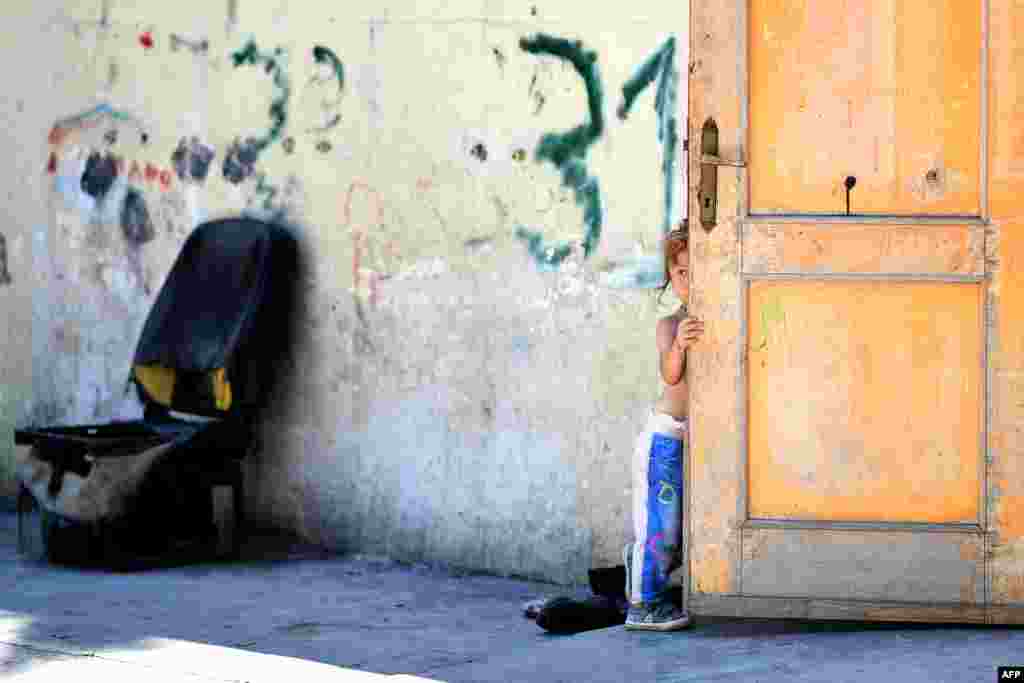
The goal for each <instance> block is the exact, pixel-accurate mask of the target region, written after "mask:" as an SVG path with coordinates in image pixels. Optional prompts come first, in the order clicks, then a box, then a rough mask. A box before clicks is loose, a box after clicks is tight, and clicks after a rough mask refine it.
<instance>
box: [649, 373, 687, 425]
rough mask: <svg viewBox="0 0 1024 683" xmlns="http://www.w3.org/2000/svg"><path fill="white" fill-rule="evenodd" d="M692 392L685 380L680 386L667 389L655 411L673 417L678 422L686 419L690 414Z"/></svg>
mask: <svg viewBox="0 0 1024 683" xmlns="http://www.w3.org/2000/svg"><path fill="white" fill-rule="evenodd" d="M689 408H690V390H689V387H687V386H686V381H685V380H680V382H679V383H678V384H673V385H669V386H666V387H665V392H664V393H663V394H662V395H661V398H660V399H658V402H657V403H655V404H654V409H655V410H657V411H658V412H659V413H665V414H666V415H671V416H672V417H674V418H676V419H677V420H683V419H686V417H687V416H688V415H689V412H690V409H689Z"/></svg>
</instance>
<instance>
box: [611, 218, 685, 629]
mask: <svg viewBox="0 0 1024 683" xmlns="http://www.w3.org/2000/svg"><path fill="white" fill-rule="evenodd" d="M687 234H688V233H687V224H686V222H685V221H684V222H683V224H682V226H681V227H680V228H679V229H677V230H673V231H672V232H670V233H669V234H668V235H666V237H665V241H664V245H663V252H664V258H665V284H664V285H662V287H661V293H662V294H664V293H665V290H666V289H668V287H669V285H671V286H672V290H673V291H674V292H675V294H676V296H678V297H679V300H680V302H681V305H680V306H679V308H678V309H677V310H676V312H675V313H673V314H672V315H669V316H666V317H664V318H662V319H661V320H659V321H658V328H657V345H658V354H659V369H660V373H661V378H662V380H663V381H664V382H665V385H666V387H665V391H664V393H663V394H662V396H661V398H660V399H659V400H658V402H657V403H656V404H655V406H654V410H653V411H651V416H650V418H649V419H648V421H647V428H646V429H645V430H644V432H643V434H641V435H640V437H639V438H638V439H637V442H636V451H635V453H634V456H633V527H634V532H635V537H636V542H635V543H630V544H628V545H627V546H626V548H625V550H624V551H623V559H624V561H625V565H626V595H627V596H628V598H629V603H630V604H629V612H628V614H627V616H626V628H627V629H630V630H647V631H674V630H677V629H681V628H685V627H687V626H688V625H689V624H690V616H689V615H688V614H687V613H686V612H685V611H684V610H683V609H681V608H680V607H678V606H676V604H675V602H674V601H673V600H672V598H671V593H670V591H669V585H668V578H669V574H670V573H671V572H672V571H673V570H674V569H675V568H676V567H678V566H679V565H680V563H681V559H682V558H681V551H682V543H683V535H682V534H683V526H682V503H683V445H684V443H685V440H686V427H687V417H688V413H689V411H688V403H689V391H688V390H687V386H686V379H685V376H686V355H687V351H688V350H689V349H690V348H691V347H692V345H693V344H694V343H695V342H697V341H698V340H699V339H700V337H701V334H703V332H704V323H703V322H701V321H700V320H697V319H695V318H691V317H689V316H688V315H687V313H686V302H687V300H688V297H689V293H690V283H689V278H690V252H689V249H688V248H687ZM659 299H660V296H659Z"/></svg>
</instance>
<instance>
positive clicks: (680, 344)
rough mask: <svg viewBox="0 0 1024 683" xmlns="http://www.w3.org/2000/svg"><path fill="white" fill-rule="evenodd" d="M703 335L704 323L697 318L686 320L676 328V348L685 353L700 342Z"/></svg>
mask: <svg viewBox="0 0 1024 683" xmlns="http://www.w3.org/2000/svg"><path fill="white" fill-rule="evenodd" d="M702 334H704V321H703V320H698V319H697V318H686V319H685V320H683V321H682V322H680V323H679V327H678V328H676V339H675V345H676V348H677V349H679V350H680V351H685V350H686V349H687V348H689V347H690V346H692V345H693V343H694V342H696V341H699V340H700V337H701V335H702Z"/></svg>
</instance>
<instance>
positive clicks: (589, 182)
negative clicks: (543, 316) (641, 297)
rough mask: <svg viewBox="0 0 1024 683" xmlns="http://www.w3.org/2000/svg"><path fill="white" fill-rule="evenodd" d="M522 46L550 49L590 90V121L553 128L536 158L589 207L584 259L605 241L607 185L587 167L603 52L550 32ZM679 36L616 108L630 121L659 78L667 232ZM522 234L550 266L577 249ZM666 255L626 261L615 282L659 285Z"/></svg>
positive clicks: (600, 127)
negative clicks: (552, 167)
mask: <svg viewBox="0 0 1024 683" xmlns="http://www.w3.org/2000/svg"><path fill="white" fill-rule="evenodd" d="M519 46H520V48H522V49H523V50H524V51H526V52H529V53H530V54H548V55H553V56H555V57H558V58H560V59H564V60H566V61H568V62H569V63H570V64H572V66H573V68H574V69H575V70H576V72H577V73H578V74H579V75H580V76H581V77H582V78H583V83H584V85H585V86H586V89H587V104H588V109H589V114H590V120H589V121H588V122H586V123H584V124H581V125H579V126H577V127H576V128H573V129H572V130H570V131H567V132H565V133H547V134H546V135H544V136H543V137H542V138H541V140H540V142H539V143H538V145H537V149H536V152H535V154H534V157H535V160H536V161H538V162H540V161H550V162H551V163H552V164H554V165H555V167H556V168H558V170H559V171H561V173H562V184H563V185H565V186H566V187H570V188H572V190H573V192H574V193H575V198H576V203H577V205H580V206H582V207H583V223H584V225H585V226H586V232H585V234H584V239H583V254H584V258H586V257H589V256H590V255H591V254H592V253H593V252H594V250H595V249H596V248H597V245H598V243H599V242H600V240H601V227H602V223H603V220H604V215H603V209H602V204H601V189H600V186H599V185H598V181H597V179H596V178H593V177H591V176H590V175H589V173H588V172H587V167H586V157H587V152H588V150H589V148H590V146H591V145H593V144H594V143H595V142H596V141H597V139H598V138H599V137H600V136H601V135H602V133H603V132H604V118H603V113H602V112H603V87H602V84H601V77H600V74H599V72H598V69H597V55H596V53H595V52H593V51H588V50H585V49H584V48H583V45H582V43H580V42H579V41H569V40H565V39H563V38H555V37H551V36H547V35H543V34H540V35H537V36H536V37H534V38H524V39H522V40H520V41H519ZM675 62H676V39H675V37H674V36H673V37H670V38H669V39H668V40H666V41H665V42H664V44H662V46H661V47H660V48H658V50H657V51H656V52H655V53H654V54H653V55H651V56H650V57H648V58H647V60H646V61H644V62H643V64H641V65H640V67H639V68H638V69H637V70H636V72H635V73H634V74H633V76H632V77H631V78H630V79H629V80H628V81H627V82H626V83H625V85H623V86H622V101H621V103H620V104H619V107H618V109H617V111H616V114H617V115H618V118H619V120H621V121H625V120H626V118H627V117H628V116H629V112H630V110H631V109H632V108H633V105H634V104H635V102H636V100H637V98H638V97H639V96H640V94H641V93H643V92H644V91H645V90H646V89H647V88H648V86H650V85H651V84H652V83H655V82H656V83H657V85H656V94H655V97H654V110H655V112H656V114H657V117H658V141H659V142H660V143H661V148H662V165H661V169H662V175H663V177H664V183H665V184H664V194H663V197H664V199H663V204H664V206H663V211H664V216H663V219H662V224H661V232H662V234H663V235H664V234H667V233H668V232H669V231H670V230H671V229H672V227H673V224H674V222H675V216H674V211H675V207H676V200H675V184H674V179H675V170H676V146H677V145H678V143H679V133H678V124H677V119H676V106H677V103H678V84H679V73H678V72H677V71H676V63H675ZM516 236H517V237H518V238H519V239H521V240H523V241H524V242H526V245H527V248H528V250H529V253H530V254H531V255H532V256H533V258H534V260H535V261H536V262H537V264H538V265H539V266H540V267H541V268H542V269H545V270H551V269H554V268H557V267H558V266H559V265H561V264H562V262H563V261H565V259H566V258H568V257H569V254H571V253H572V245H571V243H569V242H565V241H563V242H555V243H547V242H545V241H544V238H543V236H542V235H541V233H540V232H539V231H536V230H529V229H527V228H524V227H519V228H518V229H517V230H516ZM662 278H663V273H662V272H661V263H660V259H659V258H658V257H657V256H656V255H646V256H643V257H640V258H638V259H635V261H634V262H630V263H629V264H622V266H621V267H620V268H618V269H617V270H616V271H615V272H614V273H612V274H611V279H610V282H612V283H613V285H614V286H625V287H636V286H639V287H655V286H658V285H660V284H661V280H662Z"/></svg>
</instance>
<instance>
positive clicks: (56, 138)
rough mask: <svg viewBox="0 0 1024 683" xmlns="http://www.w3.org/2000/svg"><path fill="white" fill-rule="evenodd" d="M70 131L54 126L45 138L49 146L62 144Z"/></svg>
mask: <svg viewBox="0 0 1024 683" xmlns="http://www.w3.org/2000/svg"><path fill="white" fill-rule="evenodd" d="M70 132H71V131H70V130H68V129H67V128H61V127H60V126H54V127H53V128H51V129H50V135H49V137H48V138H47V139H48V140H49V142H50V144H51V145H59V144H60V143H62V142H64V138H66V137H67V136H68V133H70Z"/></svg>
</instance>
